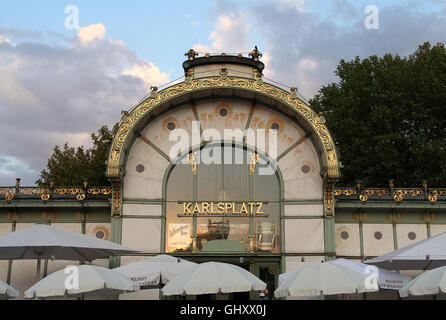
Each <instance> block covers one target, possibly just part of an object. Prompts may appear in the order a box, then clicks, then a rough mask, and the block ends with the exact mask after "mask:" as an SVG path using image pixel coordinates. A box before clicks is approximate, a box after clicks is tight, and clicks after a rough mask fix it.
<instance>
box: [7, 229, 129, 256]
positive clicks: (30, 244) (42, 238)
mask: <svg viewBox="0 0 446 320" xmlns="http://www.w3.org/2000/svg"><path fill="white" fill-rule="evenodd" d="M135 252H137V251H136V250H133V249H129V248H126V247H124V246H121V245H118V244H116V243H113V242H110V241H105V240H100V239H97V238H94V237H90V236H87V235H84V234H80V233H77V232H73V231H68V230H64V229H60V228H57V227H54V226H51V225H45V224H36V225H34V226H31V227H28V228H25V229H22V230H19V231H15V232H12V233H8V234H5V235H3V236H0V259H57V260H78V261H92V260H94V259H101V258H108V257H110V256H112V255H115V254H128V253H135Z"/></svg>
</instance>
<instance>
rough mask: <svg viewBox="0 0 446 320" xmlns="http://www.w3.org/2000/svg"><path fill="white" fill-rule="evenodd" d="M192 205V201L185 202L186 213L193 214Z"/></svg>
mask: <svg viewBox="0 0 446 320" xmlns="http://www.w3.org/2000/svg"><path fill="white" fill-rule="evenodd" d="M191 206H192V203H191V202H188V203H186V202H184V203H183V209H184V214H192V212H191V211H190V207H191Z"/></svg>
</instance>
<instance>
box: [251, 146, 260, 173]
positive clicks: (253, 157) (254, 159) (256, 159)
mask: <svg viewBox="0 0 446 320" xmlns="http://www.w3.org/2000/svg"><path fill="white" fill-rule="evenodd" d="M257 163H259V155H258V154H257V153H252V152H250V153H249V175H250V176H252V175H253V174H254V172H255V168H256V165H257Z"/></svg>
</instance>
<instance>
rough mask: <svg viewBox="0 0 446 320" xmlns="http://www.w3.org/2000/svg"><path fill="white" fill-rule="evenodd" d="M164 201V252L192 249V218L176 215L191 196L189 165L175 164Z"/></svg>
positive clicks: (190, 171)
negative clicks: (165, 200)
mask: <svg viewBox="0 0 446 320" xmlns="http://www.w3.org/2000/svg"><path fill="white" fill-rule="evenodd" d="M166 196H167V203H166V252H184V251H192V238H191V237H192V230H193V229H192V218H189V217H178V214H182V213H183V204H181V203H178V201H187V200H191V199H192V197H193V174H192V169H191V167H190V166H189V165H184V164H180V165H177V166H176V167H175V168H174V169H173V171H172V172H171V174H170V176H169V181H168V184H167V194H166Z"/></svg>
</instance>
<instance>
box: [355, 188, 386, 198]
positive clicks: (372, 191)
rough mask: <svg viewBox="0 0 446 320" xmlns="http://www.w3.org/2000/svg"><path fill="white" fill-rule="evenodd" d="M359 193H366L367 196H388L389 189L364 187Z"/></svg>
mask: <svg viewBox="0 0 446 320" xmlns="http://www.w3.org/2000/svg"><path fill="white" fill-rule="evenodd" d="M361 194H363V195H366V196H368V197H370V196H379V197H384V196H390V190H387V189H364V190H362V191H361Z"/></svg>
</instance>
